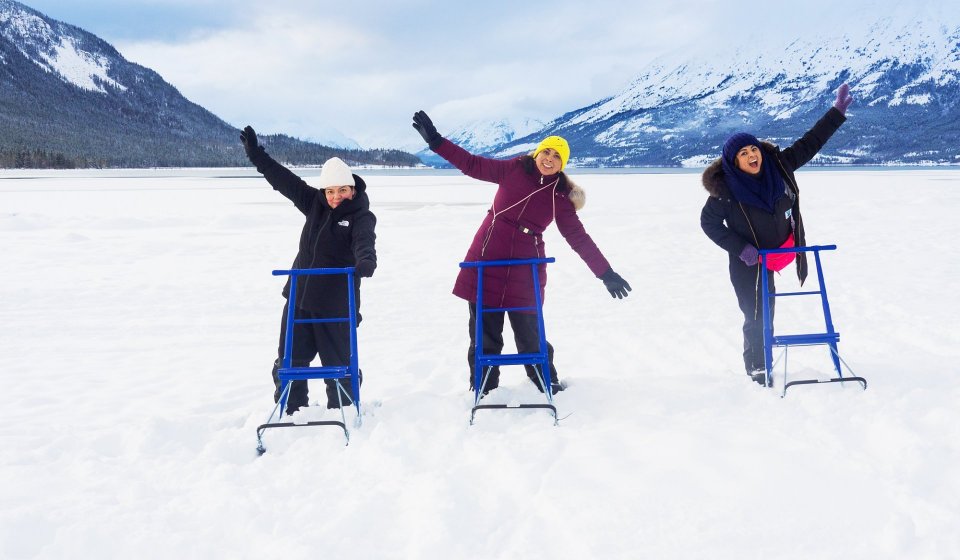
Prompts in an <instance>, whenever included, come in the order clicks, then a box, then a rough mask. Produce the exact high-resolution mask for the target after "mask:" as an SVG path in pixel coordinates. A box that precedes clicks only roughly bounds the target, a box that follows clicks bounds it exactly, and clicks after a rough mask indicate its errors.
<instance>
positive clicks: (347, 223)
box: [337, 220, 350, 227]
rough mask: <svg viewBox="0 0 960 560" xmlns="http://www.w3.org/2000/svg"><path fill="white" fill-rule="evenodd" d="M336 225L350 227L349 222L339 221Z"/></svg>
mask: <svg viewBox="0 0 960 560" xmlns="http://www.w3.org/2000/svg"><path fill="white" fill-rule="evenodd" d="M337 225H338V226H343V227H348V226H349V225H350V222H349V221H347V220H340V221H339V222H337Z"/></svg>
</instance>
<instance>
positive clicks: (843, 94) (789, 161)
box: [781, 84, 853, 171]
mask: <svg viewBox="0 0 960 560" xmlns="http://www.w3.org/2000/svg"><path fill="white" fill-rule="evenodd" d="M852 102H853V96H852V95H850V86H849V85H847V84H843V85H842V86H840V89H838V90H837V99H836V100H835V101H834V103H833V107H831V108H830V109H829V110H828V111H827V112H826V114H825V115H823V117H821V118H820V120H818V121H817V123H816V124H814V125H813V128H811V129H810V130H808V131H807V133H806V134H804V135H803V137H801V138H800V139H799V140H797V141H796V142H794V143H793V145H792V146H790V147H789V148H786V149H784V150H783V151H782V152H781V155H782V156H783V161H784V162H785V163H786V165H787V166H789V167H790V171H793V170H795V169H797V168H799V167H801V166H803V165H804V164H806V163H807V162H808V161H810V160H811V159H813V156H815V155H817V153H818V152H819V151H820V150H821V149H822V148H823V146H824V144H826V143H827V140H829V139H830V137H831V136H833V133H834V132H836V131H837V129H838V128H840V125H842V124H843V123H844V121H846V120H847V117H846V114H847V107H849V106H850V103H852Z"/></svg>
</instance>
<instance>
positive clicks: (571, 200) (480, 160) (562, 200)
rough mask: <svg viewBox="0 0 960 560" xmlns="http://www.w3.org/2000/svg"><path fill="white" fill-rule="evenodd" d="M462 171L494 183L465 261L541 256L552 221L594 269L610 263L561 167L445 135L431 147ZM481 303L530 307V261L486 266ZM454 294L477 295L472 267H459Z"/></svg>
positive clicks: (542, 274)
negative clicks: (474, 150) (472, 147)
mask: <svg viewBox="0 0 960 560" xmlns="http://www.w3.org/2000/svg"><path fill="white" fill-rule="evenodd" d="M434 151H435V152H436V153H437V154H438V155H439V156H441V157H442V158H443V159H445V160H447V161H448V162H450V163H451V164H452V165H453V166H454V167H456V168H457V169H459V170H460V171H462V172H463V173H464V174H465V175H467V176H469V177H473V178H474V179H479V180H481V181H488V182H491V183H497V184H498V185H499V188H498V189H497V193H496V195H495V196H494V198H493V205H492V206H491V207H490V209H489V210H488V211H487V215H486V216H485V217H484V219H483V223H482V224H480V229H478V230H477V233H476V235H474V237H473V243H472V244H471V245H470V248H469V249H468V250H467V255H466V256H465V257H464V259H463V260H464V261H494V260H502V259H529V258H543V257H545V256H546V248H545V246H544V243H543V232H544V230H545V229H546V228H547V226H549V225H550V223H551V222H554V221H556V222H557V229H559V230H560V234H561V235H563V237H564V239H566V240H567V243H569V244H570V247H571V248H572V249H573V250H574V251H575V252H576V253H577V254H578V255H580V258H582V259H583V261H584V262H585V263H586V264H587V266H588V267H589V268H590V270H591V272H593V274H594V275H596V276H598V277H599V276H600V275H601V274H603V273H604V272H606V271H607V270H608V269H609V268H610V263H608V262H607V259H606V258H604V256H603V254H602V253H601V252H600V249H599V248H597V245H596V244H595V243H594V242H593V239H591V238H590V236H589V235H588V234H587V232H586V230H585V229H584V228H583V223H581V222H580V218H579V217H578V216H577V209H578V208H580V207H582V206H583V201H584V195H583V190H582V189H580V188H579V187H578V186H576V185H574V184H573V183H572V182H571V181H570V180H569V178H568V177H566V175H564V173H563V172H560V173H557V174H555V175H546V176H545V175H541V174H540V172H539V171H537V169H536V167H535V166H531V165H530V164H529V163H532V162H529V163H528V164H527V165H524V157H526V156H521V157H518V158H514V159H509V160H497V159H490V158H485V157H481V156H476V155H473V154H471V153H469V152H467V151H466V150H464V149H463V148H461V147H459V146H457V145H456V144H453V143H452V142H450V141H449V140H447V139H444V140H443V142H442V143H441V144H440V145H439V146H437V148H436V149H435V150H434ZM539 280H540V296H541V298H542V297H543V295H544V287H545V286H546V284H547V271H546V265H540V267H539ZM483 288H484V289H483V303H484V307H529V306H533V305H534V292H533V274H532V273H531V271H530V267H529V266H522V267H520V266H512V267H490V268H487V269H486V270H485V271H484V273H483ZM453 294H454V295H456V296H458V297H461V298H463V299H465V300H467V301H469V302H472V303H476V300H477V269H475V268H462V269H460V274H459V275H458V276H457V281H456V283H455V284H454V287H453Z"/></svg>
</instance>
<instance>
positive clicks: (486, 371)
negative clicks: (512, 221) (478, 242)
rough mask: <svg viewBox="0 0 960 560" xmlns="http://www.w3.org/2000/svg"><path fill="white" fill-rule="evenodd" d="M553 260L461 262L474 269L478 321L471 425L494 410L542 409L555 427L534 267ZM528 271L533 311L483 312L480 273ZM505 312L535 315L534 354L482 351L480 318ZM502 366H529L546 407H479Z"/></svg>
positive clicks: (481, 322)
mask: <svg viewBox="0 0 960 560" xmlns="http://www.w3.org/2000/svg"><path fill="white" fill-rule="evenodd" d="M555 261H556V259H554V258H553V257H550V258H544V259H511V260H500V261H476V262H462V263H460V268H476V269H477V320H476V325H475V326H474V327H475V328H474V341H475V353H474V367H473V390H474V393H473V408H472V409H471V411H470V424H471V425H472V424H473V419H474V416H475V415H476V413H477V411H478V410H497V409H501V410H502V409H524V408H543V409H547V410H549V411H550V412H551V413H552V414H553V424H554V425H557V424H558V419H557V408H556V407H555V406H554V405H553V391H552V383H551V379H550V358H549V354H548V352H547V335H546V330H545V329H544V326H543V300H542V298H541V297H540V274H539V272H538V270H537V265H539V264H547V263H552V262H555ZM524 265H527V266H529V267H530V270H531V272H532V274H533V293H534V302H535V305H534V307H502V308H486V307H484V306H483V270H484V269H485V268H487V267H491V266H524ZM507 311H535V312H536V315H537V331H538V334H539V337H540V341H539V347H538V351H537V352H532V353H524V354H519V353H518V354H487V353H485V352H484V348H483V315H484V314H485V313H503V312H507ZM505 365H530V366H533V368H534V369H535V370H536V371H537V373H538V381H539V382H540V384H541V385H540V389H542V390H543V394H544V395H546V397H547V403H546V404H518V405H506V404H480V399H481V397H482V395H483V392H482V391H483V387H484V386H486V383H487V378H488V377H489V376H490V372H491V371H492V370H493V368H494V367H498V366H505Z"/></svg>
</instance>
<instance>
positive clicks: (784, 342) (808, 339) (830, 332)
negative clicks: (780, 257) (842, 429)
mask: <svg viewBox="0 0 960 560" xmlns="http://www.w3.org/2000/svg"><path fill="white" fill-rule="evenodd" d="M836 248H837V246H836V245H814V246H810V247H790V248H786V249H763V250H761V251H759V253H760V269H761V270H765V269H766V265H767V255H772V254H775V253H813V258H814V261H815V262H816V264H817V281H818V283H819V287H820V289H819V290H816V291H811V292H788V293H779V294H778V293H770V286H769V285H768V284H769V282H768V281H767V275H766V274H761V275H760V277H761V278H762V279H763V280H762V282H761V284H762V287H761V292H760V294H761V297H762V299H763V356H764V362H765V365H766V370H767V371H766V383H765V385H766V386H767V387H772V386H773V368H774V367H776V365H777V363H779V361H780V358H783V392H782V393H780V397H781V398H783V397H784V396H785V395H786V394H787V389H788V388H790V387H792V386H794V385H809V384H813V383H847V382H849V381H856V382H858V383H860V384H861V385H863V388H864V390H866V388H867V380H866V379H864V378H862V377H857V376H856V375H852V374H853V370H851V369H850V366H849V365H847V362H845V361H843V358H841V357H840V352H839V351H838V350H837V342H838V341H839V340H840V333H838V332H837V331H836V330H835V329H834V328H833V318H832V317H831V316H830V303H829V302H828V301H827V287H826V284H824V281H823V268H822V266H821V264H820V251H833V250H835V249H836ZM806 295H819V296H820V302H821V304H822V305H823V318H824V322H825V324H826V327H825V332H821V333H806V334H789V335H778V336H774V334H773V319H772V317H771V313H770V302H771V301H773V298H775V297H786V296H806ZM817 345H825V346H827V347H828V348H829V349H830V357H831V358H832V359H833V365H834V368H836V370H837V377H835V378H832V379H796V380H793V381H789V382H788V381H787V350H789V348H790V347H791V346H817ZM777 347H782V348H783V352H782V353H781V354H780V356H778V357H777V362H774V361H773V349H774V348H777ZM841 363H842V364H843V365H844V366H846V368H847V370H848V371H849V372H850V373H851V375H849V376H847V377H844V376H843V369H842V368H841V367H840V364H841Z"/></svg>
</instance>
